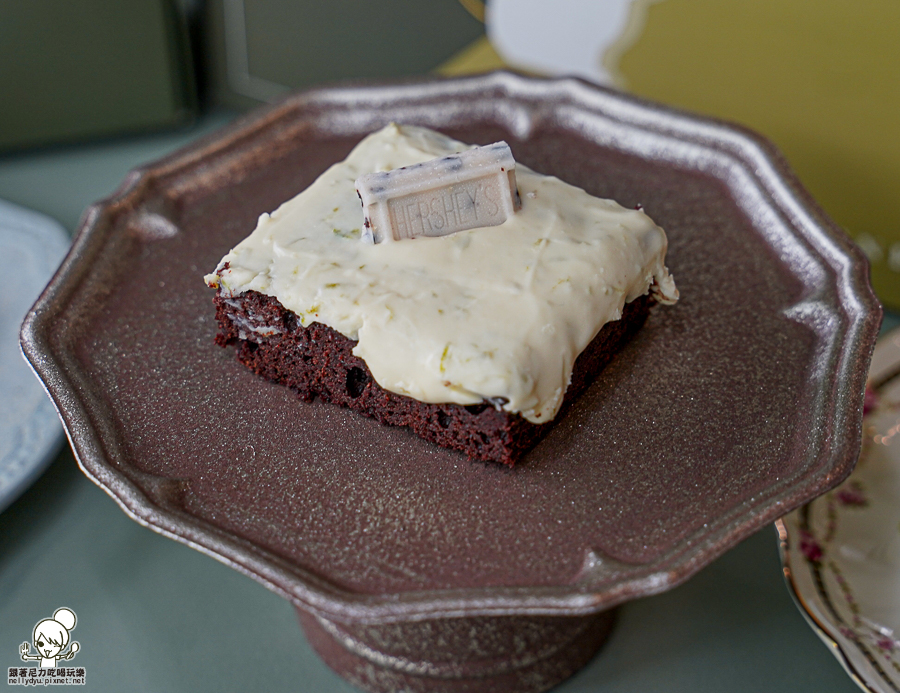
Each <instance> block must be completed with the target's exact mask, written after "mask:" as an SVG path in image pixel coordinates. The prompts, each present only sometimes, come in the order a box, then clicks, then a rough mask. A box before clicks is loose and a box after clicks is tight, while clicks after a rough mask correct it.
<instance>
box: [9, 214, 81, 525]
mask: <svg viewBox="0 0 900 693" xmlns="http://www.w3.org/2000/svg"><path fill="white" fill-rule="evenodd" d="M68 248H69V236H68V234H66V232H65V230H64V229H63V228H62V227H61V226H60V225H59V224H58V223H56V222H55V221H53V220H52V219H50V218H49V217H45V216H43V215H42V214H37V213H36V212H32V211H29V210H27V209H23V208H21V207H17V206H15V205H12V204H10V203H8V202H4V201H2V200H0V272H2V275H3V277H4V282H3V283H4V287H3V291H2V292H0V511H3V509H4V508H6V506H8V505H9V504H10V503H12V502H13V501H14V500H15V499H16V498H17V497H18V496H19V494H20V493H22V491H24V490H25V489H26V488H27V487H28V486H29V485H30V484H31V482H33V481H34V480H35V479H36V478H37V477H38V476H39V475H40V473H41V472H42V471H43V470H44V468H45V467H46V466H47V465H48V464H49V462H50V460H52V459H53V457H54V456H55V454H56V451H57V450H58V449H59V445H60V443H61V442H62V439H63V430H62V425H61V424H60V422H59V418H58V417H57V415H56V410H55V409H54V408H53V403H52V402H51V401H50V398H49V397H47V395H46V393H45V392H44V389H43V387H42V386H41V383H40V381H39V380H38V379H37V378H36V377H35V376H34V374H33V373H32V372H31V369H30V368H29V367H28V363H27V362H26V361H25V359H23V358H22V353H21V351H20V349H19V326H20V325H21V324H22V320H23V319H24V318H25V314H26V313H27V312H28V309H29V308H31V306H32V304H33V303H34V301H35V300H36V299H37V297H38V295H39V294H40V293H41V291H42V290H43V288H44V287H45V286H46V284H47V282H48V281H50V277H51V276H53V272H54V271H56V268H57V267H58V266H59V263H60V261H61V260H62V259H63V257H64V256H65V254H66V251H67V250H68Z"/></svg>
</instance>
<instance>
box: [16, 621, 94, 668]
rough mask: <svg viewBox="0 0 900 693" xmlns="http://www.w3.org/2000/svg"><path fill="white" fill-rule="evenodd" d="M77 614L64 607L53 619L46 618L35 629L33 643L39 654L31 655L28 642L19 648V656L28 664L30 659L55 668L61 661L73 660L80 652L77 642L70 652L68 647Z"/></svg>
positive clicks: (71, 646)
mask: <svg viewBox="0 0 900 693" xmlns="http://www.w3.org/2000/svg"><path fill="white" fill-rule="evenodd" d="M77 620H78V619H77V618H76V617H75V612H74V611H72V610H71V609H67V608H66V607H62V608H60V609H57V610H56V611H55V612H53V618H45V619H44V620H43V621H38V623H37V624H36V625H35V627H34V636H33V637H32V643H33V644H34V649H36V650H37V654H30V652H29V650H30V648H29V646H28V643H27V642H23V643H22V645H21V646H20V647H19V654H20V655H21V656H22V661H23V662H27V661H28V660H29V659H33V660H38V659H39V660H40V661H41V667H44V668H55V667H56V662H57V660H59V659H72V657H74V656H75V653H76V652H78V650H79V647H80V646H79V645H78V643H77V642H73V643H72V644H71V645H70V646H69V649H68V651H65V652H63V650H65V649H66V645H69V633H71V631H72V629H73V628H74V627H75V623H76V622H77Z"/></svg>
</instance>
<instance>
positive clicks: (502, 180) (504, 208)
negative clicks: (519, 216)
mask: <svg viewBox="0 0 900 693" xmlns="http://www.w3.org/2000/svg"><path fill="white" fill-rule="evenodd" d="M356 192H357V193H358V194H359V198H360V200H361V201H362V205H363V214H364V216H365V221H364V222H363V233H362V238H363V239H364V240H367V241H368V242H369V243H372V242H374V243H380V242H382V241H384V240H390V239H393V240H395V241H399V240H403V239H405V238H415V237H416V236H446V235H448V234H451V233H456V232H457V231H465V230H467V229H474V228H479V227H483V226H498V225H500V224H502V223H503V222H505V221H506V219H507V218H508V217H509V216H511V215H512V214H514V213H515V211H516V210H517V209H519V208H520V207H521V206H522V202H521V200H520V199H519V191H518V189H517V188H516V162H515V160H514V159H513V155H512V152H511V151H510V149H509V145H508V144H506V142H496V143H494V144H489V145H486V146H484V147H475V148H474V149H468V150H466V151H463V152H460V153H459V154H454V155H452V156H445V157H441V158H438V159H432V160H431V161H426V162H424V163H421V164H414V165H412V166H404V167H403V168H397V169H394V170H392V171H381V172H378V173H368V174H366V175H363V176H360V177H359V178H357V180H356Z"/></svg>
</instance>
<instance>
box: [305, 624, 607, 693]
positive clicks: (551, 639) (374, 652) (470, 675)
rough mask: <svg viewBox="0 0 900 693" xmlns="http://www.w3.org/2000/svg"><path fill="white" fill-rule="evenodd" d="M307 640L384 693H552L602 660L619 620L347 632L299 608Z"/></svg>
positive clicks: (355, 627) (350, 675)
mask: <svg viewBox="0 0 900 693" xmlns="http://www.w3.org/2000/svg"><path fill="white" fill-rule="evenodd" d="M297 613H298V614H299V616H300V623H301V625H302V626H303V630H304V632H305V633H306V637H307V639H308V640H309V642H310V644H311V645H312V646H313V648H314V649H315V651H316V652H317V653H318V654H319V656H320V657H321V658H322V659H323V660H324V661H325V663H326V664H327V665H328V666H329V667H331V668H332V669H333V670H334V671H335V672H337V673H338V674H340V675H341V676H343V677H344V678H345V679H347V680H349V681H350V682H352V683H353V684H355V685H356V686H359V687H360V688H362V689H364V690H367V691H373V692H378V693H382V692H384V693H388V692H393V691H409V692H411V693H425V692H428V693H437V692H439V691H441V692H444V691H445V692H447V693H451V692H452V693H463V692H464V693H482V692H484V693H496V692H497V691H515V692H517V693H525V692H528V693H537V692H538V691H546V690H548V689H550V688H552V687H553V686H555V685H557V684H558V683H560V682H562V681H564V680H565V679H567V678H569V677H570V676H571V675H572V674H574V673H575V672H576V671H578V670H579V669H580V668H581V667H583V666H584V665H586V664H587V663H588V662H589V661H590V660H591V658H592V657H593V656H594V654H596V652H597V650H598V649H600V646H601V645H602V644H603V642H604V641H605V640H606V637H607V636H608V635H609V632H610V630H611V629H612V625H613V621H614V612H613V611H605V612H603V613H600V614H593V615H590V616H575V617H569V616H476V617H462V618H445V619H433V620H425V621H407V622H402V623H388V624H359V623H357V624H347V623H341V622H337V621H331V620H327V619H325V618H323V617H321V616H317V615H314V614H312V613H310V612H308V611H305V610H303V609H300V608H298V609H297Z"/></svg>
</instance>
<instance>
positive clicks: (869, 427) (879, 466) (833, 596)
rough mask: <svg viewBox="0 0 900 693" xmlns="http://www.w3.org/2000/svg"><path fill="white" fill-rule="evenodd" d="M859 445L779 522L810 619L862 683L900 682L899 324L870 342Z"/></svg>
mask: <svg viewBox="0 0 900 693" xmlns="http://www.w3.org/2000/svg"><path fill="white" fill-rule="evenodd" d="M863 426H864V429H863V447H862V452H861V454H860V458H859V463H858V465H857V467H856V470H855V471H854V472H853V473H852V474H851V475H850V477H849V478H848V479H847V480H846V481H845V482H844V483H843V484H841V485H840V486H838V487H837V488H835V489H834V490H832V491H830V492H829V493H826V494H825V495H823V496H820V497H819V498H817V499H815V500H814V501H812V502H811V503H808V504H807V505H804V506H802V507H800V508H798V509H797V510H795V511H793V512H792V513H790V514H788V515H786V516H785V517H783V518H782V519H781V520H779V521H778V523H777V525H778V532H779V537H780V546H781V557H782V562H783V565H784V575H785V579H786V580H787V583H788V586H789V588H790V590H791V592H792V595H793V597H794V599H795V601H796V602H797V604H798V606H799V607H800V609H801V611H802V612H803V614H804V616H806V618H807V620H808V621H809V622H810V625H811V626H812V627H813V629H814V630H815V631H816V633H817V634H818V635H819V637H820V638H822V640H823V641H824V642H825V644H826V645H828V646H829V649H831V651H832V652H833V653H834V655H835V656H836V657H837V658H838V660H840V662H841V664H843V666H844V668H845V669H846V670H847V672H848V673H849V674H850V676H851V677H852V678H853V679H854V680H855V681H856V682H857V683H858V684H859V685H860V686H861V687H862V688H863V689H864V690H868V691H879V692H880V691H900V328H898V329H895V330H893V331H892V332H890V333H888V335H886V336H885V337H884V338H882V339H881V341H880V342H879V343H878V346H876V348H875V353H874V355H873V357H872V365H871V368H870V371H869V389H868V390H867V395H866V418H865V420H864V424H863Z"/></svg>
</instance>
